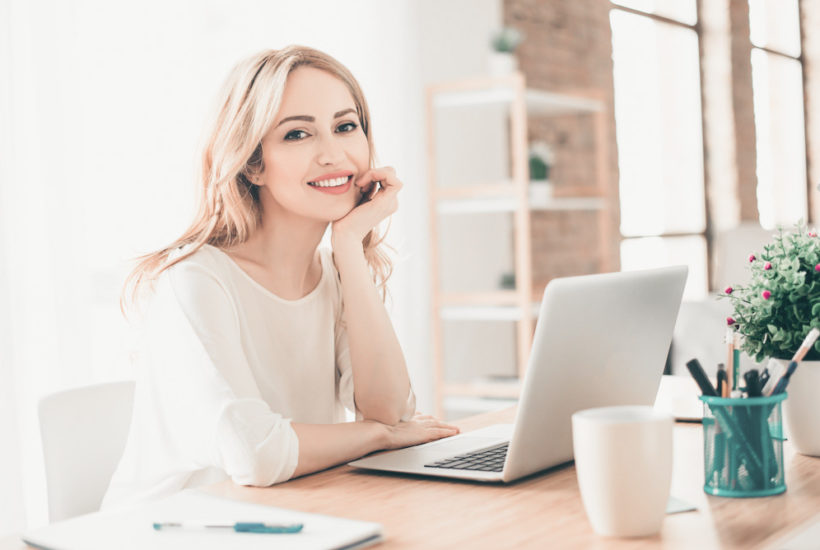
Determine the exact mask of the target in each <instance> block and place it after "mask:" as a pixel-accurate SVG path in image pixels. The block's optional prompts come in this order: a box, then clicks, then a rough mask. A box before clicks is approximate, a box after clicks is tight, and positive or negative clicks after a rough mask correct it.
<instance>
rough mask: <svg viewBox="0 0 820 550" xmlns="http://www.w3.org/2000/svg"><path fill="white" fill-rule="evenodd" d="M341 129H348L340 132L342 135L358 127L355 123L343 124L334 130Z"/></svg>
mask: <svg viewBox="0 0 820 550" xmlns="http://www.w3.org/2000/svg"><path fill="white" fill-rule="evenodd" d="M342 128H348V129H347V130H342V133H349V132H352V131H354V130H355V129H356V128H358V125H357V124H356V123H355V122H345V123H344V124H340V125H339V127H338V128H336V129H337V130H341V129H342Z"/></svg>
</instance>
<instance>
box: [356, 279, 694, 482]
mask: <svg viewBox="0 0 820 550" xmlns="http://www.w3.org/2000/svg"><path fill="white" fill-rule="evenodd" d="M687 271H688V269H687V267H686V266H674V267H665V268H660V269H650V270H642V271H628V272H620V273H605V274H599V275H584V276H580V277H565V278H559V279H553V280H552V281H550V283H549V284H548V285H547V287H546V289H545V290H544V297H543V300H542V301H541V308H540V311H539V315H538V321H537V323H536V326H535V335H534V339H533V345H532V351H531V353H530V357H529V362H528V365H527V371H526V375H525V377H524V384H523V387H522V391H521V396H520V400H519V403H518V411H517V413H516V417H515V423H514V424H495V425H492V426H488V427H486V428H483V429H480V430H475V431H472V432H467V433H462V434H459V435H456V436H453V437H448V438H446V439H441V440H438V441H433V442H431V443H425V444H423V445H417V446H414V447H408V448H405V449H399V450H395V451H388V452H382V453H379V454H373V455H370V456H366V457H364V458H361V459H359V460H354V461H353V462H350V463H349V465H350V466H353V467H355V468H361V469H364V470H377V471H381V472H397V473H405V474H419V475H424V476H434V477H446V478H456V479H465V480H474V481H485V482H504V483H506V482H510V481H515V480H517V479H520V478H522V477H524V476H528V475H530V474H533V473H535V472H539V471H541V470H545V469H547V468H551V467H553V466H558V465H560V464H563V463H565V462H569V461H571V460H572V426H571V417H572V414H573V413H575V412H576V411H579V410H582V409H588V408H593V407H608V406H615V405H652V404H653V402H654V400H655V395H656V393H657V391H658V385H659V384H660V380H661V376H662V375H663V369H664V365H665V363H666V356H667V354H668V352H669V345H670V342H671V340H672V330H673V329H674V327H675V320H676V318H677V315H678V309H679V308H680V303H681V298H682V296H683V287H684V284H685V282H686V275H687Z"/></svg>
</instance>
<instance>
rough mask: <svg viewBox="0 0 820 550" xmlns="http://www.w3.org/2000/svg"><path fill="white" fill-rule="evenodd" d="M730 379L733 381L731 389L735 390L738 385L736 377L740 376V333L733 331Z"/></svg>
mask: <svg viewBox="0 0 820 550" xmlns="http://www.w3.org/2000/svg"><path fill="white" fill-rule="evenodd" d="M732 338H733V339H732V344H733V345H732V380H733V381H734V386H733V387H732V389H733V390H736V389H737V387H738V386H739V385H740V382H739V381H738V378H740V334H738V333H737V332H735V333H734V334H733V335H732Z"/></svg>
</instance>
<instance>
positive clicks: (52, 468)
mask: <svg viewBox="0 0 820 550" xmlns="http://www.w3.org/2000/svg"><path fill="white" fill-rule="evenodd" d="M133 402H134V382H133V381H125V382H110V383H105V384H96V385H93V386H84V387H80V388H75V389H70V390H65V391H61V392H58V393H53V394H51V395H48V396H46V397H44V398H43V399H42V400H41V401H40V405H39V414H40V435H41V436H42V439H43V458H44V462H45V469H46V487H47V492H48V515H49V521H51V522H54V521H60V520H62V519H67V518H70V517H73V516H77V515H80V514H86V513H89V512H96V511H97V510H99V509H100V504H101V503H102V499H103V496H104V495H105V491H106V490H107V488H108V484H109V482H110V481H111V476H112V475H113V474H114V469H115V468H116V467H117V462H118V461H119V459H120V457H121V456H122V453H123V450H124V449H125V442H126V438H127V436H128V428H129V425H130V422H131V409H132V405H133Z"/></svg>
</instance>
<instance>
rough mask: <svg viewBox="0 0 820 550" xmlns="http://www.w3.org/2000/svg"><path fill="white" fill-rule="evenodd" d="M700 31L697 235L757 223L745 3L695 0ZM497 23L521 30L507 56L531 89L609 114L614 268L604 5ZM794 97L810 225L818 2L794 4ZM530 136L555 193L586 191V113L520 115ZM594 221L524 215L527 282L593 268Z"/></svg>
mask: <svg viewBox="0 0 820 550" xmlns="http://www.w3.org/2000/svg"><path fill="white" fill-rule="evenodd" d="M698 3H699V6H698V8H699V9H698V12H699V17H700V22H699V25H700V27H701V58H702V59H701V63H702V65H701V71H702V72H701V75H702V82H703V94H702V100H703V112H704V143H705V152H704V161H705V166H706V174H705V182H706V186H707V188H706V196H707V220H708V222H707V236H708V237H709V238H710V239H712V238H713V237H714V236H716V235H717V233H718V232H719V231H720V230H723V229H727V228H731V227H734V226H735V225H736V224H737V223H738V222H740V221H754V220H757V219H758V209H757V196H756V188H757V177H756V149H755V147H756V146H755V126H754V99H753V93H752V67H751V59H750V55H751V44H750V41H749V6H748V0H698ZM503 6H504V22H505V24H507V25H510V26H513V27H516V28H518V29H520V30H522V31H523V32H524V33H526V38H525V40H524V42H522V44H521V45H520V46H519V48H518V51H517V52H516V55H517V57H518V60H519V66H520V67H521V70H522V71H523V72H524V74H525V76H526V78H527V84H528V86H530V87H533V88H542V89H546V90H550V91H556V92H567V93H574V92H582V93H583V92H591V93H594V94H598V95H599V96H600V97H601V98H602V99H603V101H604V102H605V103H606V105H607V107H608V109H609V116H608V128H607V134H608V141H609V158H608V161H607V163H606V164H607V166H608V167H609V174H608V176H609V177H608V182H609V183H608V187H609V189H608V198H609V200H610V201H611V202H610V204H611V205H612V206H613V209H612V210H613V211H612V215H611V216H610V217H609V219H608V220H605V223H606V224H607V225H608V234H609V235H611V239H610V241H609V242H608V243H607V244H606V250H605V253H606V254H608V255H609V258H610V260H611V261H610V265H611V266H612V267H613V269H617V268H618V265H619V262H618V256H619V245H618V243H619V240H620V234H619V230H618V227H619V222H620V220H619V216H618V164H617V148H616V143H615V122H614V116H613V115H612V113H613V100H614V91H613V77H612V39H611V30H610V25H609V11H610V9H611V4H610V2H609V1H607V0H504V2H503ZM801 18H802V23H803V47H804V50H803V57H804V79H805V80H804V93H805V96H806V106H807V116H806V121H807V126H806V134H807V154H808V169H809V181H810V182H813V183H812V184H810V185H809V211H810V219H811V220H812V221H813V222H814V223H817V222H818V221H820V192H818V190H817V185H818V184H820V103H818V100H817V99H816V98H818V97H820V2H814V1H802V2H801ZM529 133H530V139H531V140H543V141H546V142H547V143H549V144H550V145H551V147H552V148H553V150H554V151H555V153H556V161H555V166H554V169H553V173H552V174H553V176H552V178H551V179H553V180H554V183H555V185H556V191H555V194H556V195H592V194H594V193H595V192H596V189H595V174H594V163H595V147H594V139H593V129H592V125H591V120H590V118H589V117H578V116H567V117H560V118H538V117H532V116H531V117H530V119H529ZM600 222H601V217H600V216H597V215H596V214H594V213H589V212H586V213H584V212H534V213H533V216H532V233H533V235H532V237H533V238H532V242H533V275H534V278H535V286H536V288H538V287H539V286H543V284H544V283H546V281H548V280H549V279H551V278H553V277H556V276H563V275H574V274H582V273H590V272H594V271H596V270H597V268H598V265H599V264H598V259H599V258H600V256H598V254H599V250H598V247H597V231H598V226H599V224H600Z"/></svg>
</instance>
